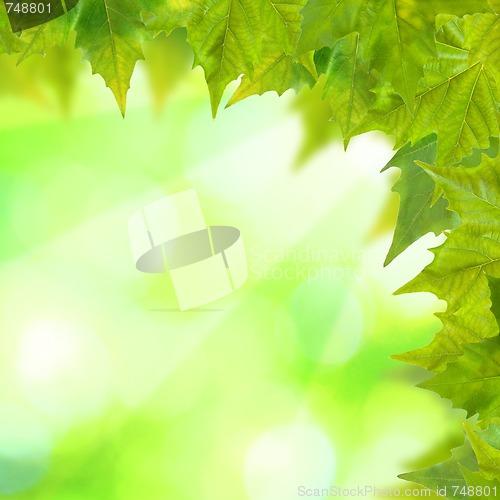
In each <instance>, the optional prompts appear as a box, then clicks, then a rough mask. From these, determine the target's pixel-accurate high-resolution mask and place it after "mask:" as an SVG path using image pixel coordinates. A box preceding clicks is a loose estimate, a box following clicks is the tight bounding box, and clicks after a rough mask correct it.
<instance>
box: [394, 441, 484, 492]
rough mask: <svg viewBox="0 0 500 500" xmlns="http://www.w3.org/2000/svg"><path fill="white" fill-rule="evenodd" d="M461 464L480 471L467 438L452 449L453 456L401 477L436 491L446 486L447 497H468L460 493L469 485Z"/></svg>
mask: <svg viewBox="0 0 500 500" xmlns="http://www.w3.org/2000/svg"><path fill="white" fill-rule="evenodd" d="M461 466H466V467H468V469H470V470H472V471H474V472H476V471H479V466H478V463H477V459H476V457H475V455H474V452H473V450H472V446H471V444H470V443H469V441H468V440H467V439H466V440H465V443H464V444H463V445H462V446H460V447H459V448H455V449H453V450H452V455H451V457H450V458H449V459H448V460H446V461H445V462H442V463H440V464H437V465H433V466H431V467H427V468H425V469H421V470H419V471H416V472H410V473H407V474H401V475H400V476H399V477H400V478H401V479H404V480H406V481H411V482H413V483H417V484H421V485H422V486H425V487H426V488H429V489H432V490H434V491H436V489H437V488H440V489H442V488H446V493H447V495H446V498H449V499H453V498H466V496H464V495H461V494H460V489H461V488H464V487H466V486H467V483H466V480H465V478H464V475H463V473H462V468H461ZM457 486H458V492H457V493H458V494H456V495H455V494H454V492H455V490H454V487H457Z"/></svg>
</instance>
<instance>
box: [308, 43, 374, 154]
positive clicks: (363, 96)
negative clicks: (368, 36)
mask: <svg viewBox="0 0 500 500" xmlns="http://www.w3.org/2000/svg"><path fill="white" fill-rule="evenodd" d="M315 60H316V67H317V69H318V73H320V74H321V73H325V74H326V83H325V87H324V91H323V99H325V100H329V101H330V105H331V108H332V112H333V117H334V119H335V120H336V121H337V122H338V123H339V124H340V127H341V129H342V132H343V135H344V138H345V139H344V144H345V147H347V144H348V142H349V133H350V132H351V131H352V130H353V129H354V127H355V126H356V125H357V124H358V123H359V122H360V121H361V119H362V118H363V117H364V116H365V115H366V113H367V112H368V109H369V107H370V105H371V103H372V102H373V101H374V97H375V96H374V94H373V93H371V92H370V89H371V88H373V87H374V86H375V83H376V80H375V78H374V77H373V76H372V75H371V73H370V72H369V67H368V63H367V62H366V61H365V60H363V58H362V56H361V54H360V52H359V33H351V34H350V35H347V36H345V37H344V38H341V39H340V40H338V41H337V42H335V44H334V45H333V48H332V49H328V48H327V49H322V50H321V51H319V52H317V53H316V56H315Z"/></svg>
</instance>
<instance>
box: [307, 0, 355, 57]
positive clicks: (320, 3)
mask: <svg viewBox="0 0 500 500" xmlns="http://www.w3.org/2000/svg"><path fill="white" fill-rule="evenodd" d="M363 4H364V2H363V0H354V1H353V0H309V1H308V2H307V4H306V6H305V7H304V8H303V9H302V11H301V14H302V16H303V18H304V21H303V23H302V33H301V35H300V39H299V43H298V47H297V53H299V54H302V53H304V52H309V51H311V50H317V49H321V48H323V47H332V46H333V44H334V43H335V42H336V41H337V40H338V39H339V38H342V37H343V36H346V35H348V34H349V33H351V32H353V31H355V30H356V27H357V25H358V20H359V15H360V12H361V8H362V7H363Z"/></svg>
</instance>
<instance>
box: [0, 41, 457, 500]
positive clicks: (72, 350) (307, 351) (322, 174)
mask: <svg viewBox="0 0 500 500" xmlns="http://www.w3.org/2000/svg"><path fill="white" fill-rule="evenodd" d="M58 50H59V49H58ZM59 56H60V54H49V57H48V62H47V61H46V62H45V64H44V65H43V66H42V65H40V64H39V61H38V59H37V58H33V60H32V61H33V62H30V61H31V60H30V61H27V62H26V63H25V64H26V68H25V69H23V70H22V71H19V72H17V70H15V69H14V63H13V61H11V60H9V59H6V58H3V59H2V61H1V64H2V65H3V66H4V68H3V70H4V71H9V70H10V71H11V73H10V74H11V75H12V78H11V79H10V80H9V77H8V78H7V79H6V80H5V81H4V82H3V83H2V85H1V86H0V87H1V88H0V106H1V109H2V113H1V114H0V189H1V196H0V205H1V213H2V217H1V218H0V228H1V235H2V236H1V243H2V245H1V248H0V256H1V263H0V283H1V286H0V332H1V335H0V496H1V497H2V498H16V499H26V500H28V499H29V500H32V499H37V500H38V499H47V500H48V499H50V500H70V499H71V500H73V499H74V500H76V499H82V500H90V499H92V500H94V499H95V500H97V499H104V500H112V499H130V500H137V499H145V500H157V499H158V500H160V499H175V500H183V499H186V500H187V499H207V500H212V499H213V500H226V499H227V500H233V499H236V500H239V499H247V498H248V499H250V500H281V499H285V500H287V499H289V498H296V497H297V488H298V487H299V486H301V485H303V486H306V487H308V488H328V487H329V486H330V485H332V484H335V485H339V486H342V487H352V486H358V485H360V486H363V485H374V486H377V487H379V488H383V487H401V488H407V487H409V485H408V483H404V482H402V481H399V480H398V479H397V477H396V476H397V474H399V473H401V472H405V471H406V470H409V469H411V468H414V467H415V465H424V464H426V463H427V462H428V463H432V462H433V461H435V459H436V458H439V457H441V458H443V457H445V456H446V453H442V454H441V453H440V451H439V450H441V448H442V449H443V450H445V449H449V448H450V446H449V444H450V443H444V442H442V440H443V436H451V437H450V439H451V440H452V441H453V440H457V439H458V438H457V436H458V435H459V433H458V416H460V415H462V414H461V413H459V412H454V413H451V412H450V409H449V407H450V405H449V404H448V403H445V402H442V401H441V400H439V398H438V397H437V396H436V395H434V394H431V393H429V392H425V391H423V390H421V389H417V388H415V387H414V386H413V384H414V383H416V382H419V381H422V380H424V379H425V378H426V377H427V375H426V374H425V372H423V371H420V370H417V369H413V368H411V367H409V366H404V365H402V364H401V363H398V362H396V361H392V360H390V359H389V356H390V355H391V354H395V353H399V352H403V351H406V350H409V349H414V348H416V347H418V346H421V345H423V344H425V343H426V342H428V341H430V340H431V338H432V336H433V334H434V333H435V332H436V331H437V330H438V329H439V321H438V320H437V319H436V318H435V317H433V316H432V312H434V311H436V310H439V309H441V310H442V305H440V304H439V303H438V301H437V300H436V299H434V298H433V297H431V296H430V295H423V294H416V295H415V294H414V295H412V296H393V295H392V292H394V291H395V290H396V289H397V288H399V286H401V285H403V284H404V283H405V282H407V281H408V280H409V279H410V278H411V277H413V276H414V275H415V274H417V271H418V270H419V269H421V268H422V267H423V266H424V265H425V264H426V263H428V262H429V261H430V259H431V254H430V253H429V252H426V251H425V247H426V246H429V245H433V244H435V243H436V240H434V239H432V238H430V237H428V238H424V239H423V240H421V241H420V242H419V243H417V244H416V245H414V247H412V248H411V249H410V250H409V251H408V252H407V253H406V254H405V255H403V256H401V257H399V258H398V259H397V260H396V261H395V262H394V263H393V264H391V266H389V267H388V268H386V269H384V268H383V261H384V258H385V254H386V252H387V249H388V247H389V245H390V231H389V229H390V228H391V224H393V223H394V213H393V211H392V212H391V210H388V209H387V207H388V206H389V207H391V206H392V205H391V203H393V201H394V200H392V198H391V197H392V196H394V195H391V194H390V184H391V182H392V181H393V180H394V173H392V174H391V173H389V174H388V173H386V174H379V173H378V172H379V170H380V169H381V168H382V167H383V166H384V165H385V163H386V162H387V161H388V160H389V159H390V158H391V156H392V151H391V144H390V141H389V140H388V139H386V138H384V137H382V136H380V135H377V134H375V135H368V136H362V137H360V138H356V139H355V140H353V141H352V144H351V145H350V147H349V149H348V151H347V153H345V152H344V151H343V147H342V145H341V144H340V142H338V143H337V142H334V141H333V142H331V143H329V145H327V146H326V147H325V148H323V149H321V150H320V151H318V152H317V153H316V154H315V155H313V156H312V157H310V158H309V160H308V161H307V162H306V164H304V165H302V166H301V167H300V168H297V165H296V158H297V155H298V154H300V148H301V143H302V142H303V141H304V136H306V137H307V133H308V132H309V133H311V130H310V129H306V130H305V131H304V128H303V124H302V122H301V120H300V117H299V114H298V113H297V109H296V108H297V101H296V100H294V98H293V96H292V95H289V94H288V93H287V94H286V95H285V96H283V97H282V98H281V99H279V98H278V97H277V96H276V95H275V94H272V95H266V96H264V97H253V98H250V99H247V100H246V101H245V102H243V103H240V104H238V105H236V106H234V107H231V108H229V109H228V110H225V111H222V112H221V113H220V115H219V116H218V118H217V119H216V120H215V121H214V120H212V118H211V114H210V105H209V100H208V96H207V92H206V87H205V84H204V82H203V75H202V73H201V71H199V68H198V69H197V70H195V71H193V72H192V73H191V74H190V76H189V77H187V78H186V80H185V82H184V83H183V84H182V86H179V87H176V89H175V91H174V92H173V94H172V95H170V98H169V101H168V103H167V105H166V106H165V109H164V110H163V111H162V112H157V111H155V110H154V109H153V106H152V104H151V102H150V100H151V99H150V95H153V96H155V95H157V94H158V93H155V81H156V82H158V78H160V80H161V77H158V75H156V78H157V79H156V80H155V78H152V79H151V78H150V76H151V75H149V77H148V73H147V70H146V69H145V67H144V66H143V65H142V64H141V65H140V68H139V71H138V72H137V73H136V74H135V76H134V79H133V84H132V91H131V92H130V97H129V105H128V111H127V116H126V118H125V119H124V120H123V119H122V118H121V116H120V113H119V111H118V110H117V109H116V105H115V103H114V101H113V99H112V96H111V94H110V92H109V91H108V90H107V89H105V88H104V86H103V85H102V82H101V81H100V79H99V77H96V76H94V77H92V76H91V75H90V69H89V68H88V67H87V66H84V67H83V69H82V70H81V72H80V73H79V74H78V75H77V76H71V78H72V80H71V82H69V81H68V80H65V73H64V68H65V67H66V66H65V65H68V66H70V65H71V64H73V63H76V64H80V63H79V61H78V58H77V60H76V61H71V60H68V59H67V58H66V59H65V60H64V61H65V65H62V64H59V63H58V60H59V59H58V57H59ZM51 61H52V63H53V64H54V65H55V67H57V71H52V72H51V71H48V70H46V69H45V68H46V67H47V64H51ZM9 68H10V69H9ZM70 74H71V75H73V73H72V72H69V71H68V75H70ZM7 75H9V73H7ZM66 76H67V75H66ZM168 79H169V78H168V77H167V80H168ZM151 82H152V83H151ZM49 83H50V85H49ZM69 83H71V85H70V84H69ZM58 85H59V86H58ZM151 85H153V89H152V90H153V92H151ZM68 89H72V91H71V92H70V91H69V90H68ZM160 93H161V92H160ZM69 94H72V96H70V95H69ZM153 100H154V99H153ZM160 101H161V99H160ZM61 104H62V105H61ZM156 104H158V102H156ZM309 126H310V127H311V124H310V123H309ZM312 133H313V135H314V131H313V132H312ZM187 188H195V189H196V190H197V192H198V195H199V198H200V201H201V203H202V206H203V209H204V212H205V217H206V219H207V221H208V222H209V223H210V224H214V225H217V224H222V225H232V226H235V227H238V228H239V229H240V230H241V232H242V235H243V240H244V243H245V247H246V250H247V256H248V265H249V272H250V276H249V280H248V282H247V283H246V284H245V285H244V287H243V288H241V289H240V290H238V291H237V292H236V293H234V294H232V295H230V296H228V297H226V298H224V299H222V300H220V301H217V302H214V303H212V304H210V305H208V306H206V307H204V308H201V309H198V310H194V311H189V312H184V313H181V312H177V311H176V310H175V309H176V307H177V305H176V300H175V295H174V293H173V290H172V287H171V283H169V281H168V278H167V276H162V275H159V276H151V275H144V274H141V273H139V272H137V271H136V270H135V268H134V263H133V260H132V257H131V254H130V250H129V244H128V234H127V223H128V218H129V217H130V215H132V213H133V212H134V211H136V210H137V209H139V208H141V207H142V206H144V205H145V204H147V203H148V202H150V201H153V200H155V199H158V198H160V197H162V196H165V195H168V194H169V193H174V192H177V191H180V190H183V189H187ZM391 200H392V202H391ZM384 228H386V229H387V232H385V231H384ZM436 447H437V450H438V451H437V452H436V453H437V454H435V453H434V454H432V453H431V454H430V455H428V459H427V461H426V459H423V461H422V463H419V464H415V461H414V459H415V457H416V456H419V455H425V454H429V453H430V450H432V449H434V448H436Z"/></svg>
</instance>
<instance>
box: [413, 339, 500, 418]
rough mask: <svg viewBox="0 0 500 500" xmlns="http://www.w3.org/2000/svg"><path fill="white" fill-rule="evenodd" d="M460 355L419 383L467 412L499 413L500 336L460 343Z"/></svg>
mask: <svg viewBox="0 0 500 500" xmlns="http://www.w3.org/2000/svg"><path fill="white" fill-rule="evenodd" d="M461 349H462V351H463V355H462V356H460V357H459V358H458V359H457V361H455V362H454V363H449V364H448V365H447V366H446V369H445V370H444V371H443V372H441V373H439V374H437V375H436V376H434V377H433V378H431V379H430V380H428V381H426V382H423V383H421V384H419V386H420V387H423V388H425V389H430V390H432V391H434V392H437V393H438V394H439V395H440V396H441V397H443V398H446V399H449V400H451V401H452V403H453V406H454V407H455V408H463V409H464V410H466V411H467V413H468V415H475V414H476V413H478V414H479V417H480V418H491V417H498V416H500V340H499V338H498V337H495V339H493V340H484V341H482V342H480V343H476V344H463V345H462V346H461Z"/></svg>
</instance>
